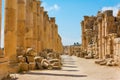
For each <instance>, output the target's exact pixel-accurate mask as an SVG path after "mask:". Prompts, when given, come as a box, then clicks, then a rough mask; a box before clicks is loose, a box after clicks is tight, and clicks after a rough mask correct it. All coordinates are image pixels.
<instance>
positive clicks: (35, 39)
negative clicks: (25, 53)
mask: <svg viewBox="0 0 120 80" xmlns="http://www.w3.org/2000/svg"><path fill="white" fill-rule="evenodd" d="M37 39H38V29H37V1H36V0H33V48H34V49H35V50H36V51H37V44H38V41H37Z"/></svg>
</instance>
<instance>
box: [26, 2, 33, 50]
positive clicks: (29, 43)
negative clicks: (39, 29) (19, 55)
mask: <svg viewBox="0 0 120 80" xmlns="http://www.w3.org/2000/svg"><path fill="white" fill-rule="evenodd" d="M32 4H33V0H26V27H25V48H33V5H32Z"/></svg>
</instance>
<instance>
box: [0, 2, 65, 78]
mask: <svg viewBox="0 0 120 80" xmlns="http://www.w3.org/2000/svg"><path fill="white" fill-rule="evenodd" d="M1 4H2V0H0V33H1V20H2V19H1V13H2V11H1V9H2V8H1V7H2V5H1ZM4 9H5V22H4V23H5V26H4V28H5V30H4V50H3V53H0V79H1V78H2V77H3V76H5V75H7V74H9V73H11V72H17V71H18V69H19V64H17V56H19V55H23V54H24V53H25V51H26V50H27V49H28V48H33V49H34V50H35V52H36V53H35V54H34V55H39V54H40V53H41V52H43V50H45V49H51V50H53V52H56V53H57V54H61V53H62V51H63V47H62V42H61V41H62V40H61V37H60V35H59V34H58V26H57V24H56V22H55V21H56V20H55V17H49V16H48V13H47V11H44V8H43V7H41V1H39V0H6V1H5V8H4ZM0 35H1V34H0ZM0 37H1V36H0Z"/></svg>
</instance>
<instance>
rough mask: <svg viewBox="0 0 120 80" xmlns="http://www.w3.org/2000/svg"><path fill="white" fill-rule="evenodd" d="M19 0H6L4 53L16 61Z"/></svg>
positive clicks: (12, 60)
mask: <svg viewBox="0 0 120 80" xmlns="http://www.w3.org/2000/svg"><path fill="white" fill-rule="evenodd" d="M16 31H17V0H5V31H4V32H5V33H4V35H5V36H4V53H5V55H6V56H7V57H9V60H10V61H11V62H14V61H16V45H17V40H16V39H17V34H16V33H17V32H16Z"/></svg>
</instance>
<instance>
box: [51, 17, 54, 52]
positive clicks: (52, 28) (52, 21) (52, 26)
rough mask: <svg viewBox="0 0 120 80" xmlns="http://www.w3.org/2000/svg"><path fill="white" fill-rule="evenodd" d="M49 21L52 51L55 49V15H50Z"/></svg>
mask: <svg viewBox="0 0 120 80" xmlns="http://www.w3.org/2000/svg"><path fill="white" fill-rule="evenodd" d="M50 22H51V34H52V35H51V39H52V43H51V45H52V49H53V51H55V36H54V35H55V17H51V18H50Z"/></svg>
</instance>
